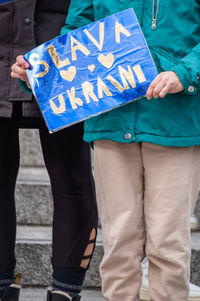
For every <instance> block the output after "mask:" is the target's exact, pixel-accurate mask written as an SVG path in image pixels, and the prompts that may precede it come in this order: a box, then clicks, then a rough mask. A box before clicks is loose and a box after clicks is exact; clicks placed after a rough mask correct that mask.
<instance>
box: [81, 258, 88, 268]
mask: <svg viewBox="0 0 200 301" xmlns="http://www.w3.org/2000/svg"><path fill="white" fill-rule="evenodd" d="M89 263H90V258H88V259H83V260H82V261H81V268H83V269H87V267H88V265H89Z"/></svg>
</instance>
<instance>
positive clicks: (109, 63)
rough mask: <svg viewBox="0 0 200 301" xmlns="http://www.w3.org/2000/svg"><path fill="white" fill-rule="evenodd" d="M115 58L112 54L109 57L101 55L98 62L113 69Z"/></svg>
mask: <svg viewBox="0 0 200 301" xmlns="http://www.w3.org/2000/svg"><path fill="white" fill-rule="evenodd" d="M114 60H115V57H114V55H113V54H112V53H109V54H107V55H104V54H99V56H98V61H99V62H100V63H101V64H102V65H103V66H104V67H106V68H108V69H109V68H111V67H112V65H113V63H114Z"/></svg>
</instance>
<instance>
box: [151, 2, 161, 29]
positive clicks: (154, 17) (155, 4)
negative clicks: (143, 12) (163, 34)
mask: <svg viewBox="0 0 200 301" xmlns="http://www.w3.org/2000/svg"><path fill="white" fill-rule="evenodd" d="M159 1H160V0H153V5H152V25H151V28H152V29H156V28H157V19H158V8H159Z"/></svg>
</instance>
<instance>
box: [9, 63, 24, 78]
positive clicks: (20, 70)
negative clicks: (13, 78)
mask: <svg viewBox="0 0 200 301" xmlns="http://www.w3.org/2000/svg"><path fill="white" fill-rule="evenodd" d="M11 70H12V71H13V72H15V73H18V74H19V76H20V75H22V76H25V75H26V70H25V69H23V68H22V67H21V66H19V65H18V64H14V65H12V67H11Z"/></svg>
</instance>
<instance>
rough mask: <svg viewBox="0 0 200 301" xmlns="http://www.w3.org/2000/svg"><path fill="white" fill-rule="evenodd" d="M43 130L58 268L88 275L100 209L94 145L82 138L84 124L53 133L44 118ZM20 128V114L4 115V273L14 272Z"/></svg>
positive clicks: (0, 178) (0, 263)
mask: <svg viewBox="0 0 200 301" xmlns="http://www.w3.org/2000/svg"><path fill="white" fill-rule="evenodd" d="M38 128H39V133H40V140H41V145H42V150H43V155H44V161H45V165H46V168H47V171H48V173H49V176H50V181H51V186H52V193H53V201H54V215H53V251H52V265H53V271H54V272H55V273H65V274H67V273H79V274H80V273H85V271H86V270H87V268H88V266H89V262H90V259H91V255H92V252H93V246H94V242H95V239H96V229H97V208H96V200H95V191H94V182H93V177H92V173H91V161H90V149H89V146H88V145H87V144H86V143H85V142H83V140H82V136H83V124H82V123H79V124H77V125H74V126H71V127H69V128H66V129H64V130H61V131H60V132H57V133H54V134H49V133H48V131H47V129H46V126H45V124H44V122H43V121H42V120H41V121H40V122H39V126H38ZM18 132H19V122H18V120H17V118H0V138H1V146H0V273H1V274H2V273H9V272H12V271H13V269H14V267H15V254H14V246H15V236H16V212H15V201H14V189H15V183H16V177H17V173H18V169H19V138H18ZM89 246H90V247H89ZM91 246H92V248H91ZM88 247H89V248H88Z"/></svg>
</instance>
